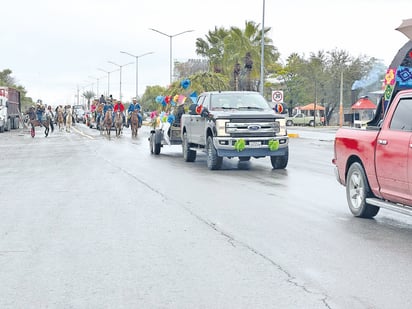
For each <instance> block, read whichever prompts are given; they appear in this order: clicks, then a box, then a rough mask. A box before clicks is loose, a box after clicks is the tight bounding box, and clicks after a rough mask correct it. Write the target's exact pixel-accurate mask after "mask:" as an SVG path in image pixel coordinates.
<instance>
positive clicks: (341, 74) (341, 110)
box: [339, 68, 343, 127]
mask: <svg viewBox="0 0 412 309" xmlns="http://www.w3.org/2000/svg"><path fill="white" fill-rule="evenodd" d="M339 97H340V100H339V127H342V125H343V68H341V70H340V96H339Z"/></svg>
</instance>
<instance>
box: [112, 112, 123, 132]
mask: <svg viewBox="0 0 412 309" xmlns="http://www.w3.org/2000/svg"><path fill="white" fill-rule="evenodd" d="M114 127H115V129H116V137H120V134H121V133H122V127H123V115H122V113H121V112H119V111H117V112H116V114H115V115H114Z"/></svg>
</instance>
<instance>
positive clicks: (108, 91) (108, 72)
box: [97, 68, 117, 96]
mask: <svg viewBox="0 0 412 309" xmlns="http://www.w3.org/2000/svg"><path fill="white" fill-rule="evenodd" d="M97 69H98V70H99V71H103V72H105V73H107V96H109V95H110V73H113V72H116V71H117V70H114V71H106V70H103V69H99V68H97Z"/></svg>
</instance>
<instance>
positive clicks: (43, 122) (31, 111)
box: [27, 107, 50, 137]
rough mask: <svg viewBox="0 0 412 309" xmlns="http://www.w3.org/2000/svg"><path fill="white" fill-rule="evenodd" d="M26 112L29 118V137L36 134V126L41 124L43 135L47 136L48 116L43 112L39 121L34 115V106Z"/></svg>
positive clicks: (48, 128) (48, 127)
mask: <svg viewBox="0 0 412 309" xmlns="http://www.w3.org/2000/svg"><path fill="white" fill-rule="evenodd" d="M27 114H28V115H29V118H30V124H31V130H30V133H31V137H34V136H35V135H36V127H37V126H39V127H41V126H43V127H44V135H45V137H47V136H49V131H50V118H49V117H47V116H46V115H44V114H43V117H42V120H41V121H39V120H38V119H37V115H36V110H35V108H34V107H30V108H29V110H28V112H27Z"/></svg>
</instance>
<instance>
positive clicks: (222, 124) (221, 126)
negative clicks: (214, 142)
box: [216, 119, 230, 136]
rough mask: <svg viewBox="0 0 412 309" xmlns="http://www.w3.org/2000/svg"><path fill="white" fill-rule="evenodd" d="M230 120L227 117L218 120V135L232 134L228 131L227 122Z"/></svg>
mask: <svg viewBox="0 0 412 309" xmlns="http://www.w3.org/2000/svg"><path fill="white" fill-rule="evenodd" d="M228 122H229V120H227V119H218V120H216V133H217V136H230V134H228V133H226V123H228Z"/></svg>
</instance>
